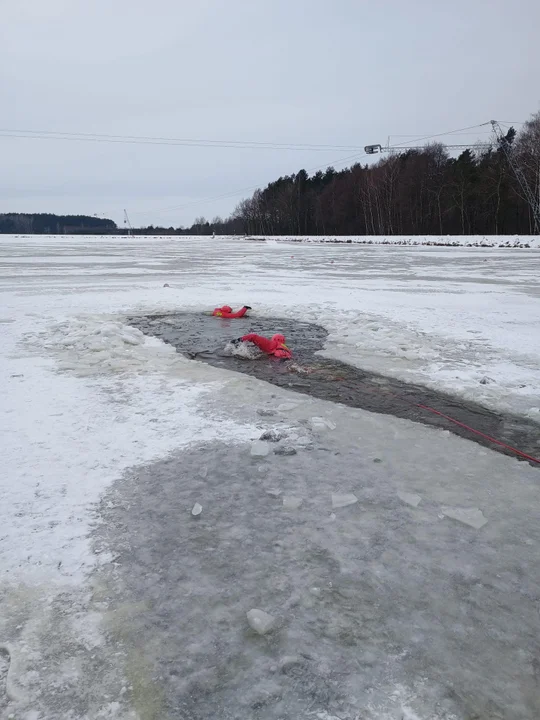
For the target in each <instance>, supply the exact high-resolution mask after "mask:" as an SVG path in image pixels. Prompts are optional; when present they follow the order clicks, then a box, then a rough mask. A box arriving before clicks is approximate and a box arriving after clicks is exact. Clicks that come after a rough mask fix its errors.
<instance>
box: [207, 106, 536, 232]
mask: <svg viewBox="0 0 540 720" xmlns="http://www.w3.org/2000/svg"><path fill="white" fill-rule="evenodd" d="M508 154H511V160H512V162H513V163H514V164H515V165H516V166H517V167H518V168H519V169H520V170H521V172H522V173H523V175H524V176H525V177H526V179H527V182H528V183H529V186H530V188H531V190H532V192H533V193H534V194H535V197H536V198H540V113H537V114H536V115H535V116H533V117H532V119H531V120H530V121H529V122H527V123H526V124H525V125H524V126H523V129H522V130H521V131H520V132H519V133H518V134H516V131H515V130H514V128H510V130H508V132H507V133H506V136H505V137H504V138H501V139H499V140H498V141H495V142H494V143H493V145H492V146H491V147H490V148H488V149H487V150H486V149H482V150H478V151H475V150H465V151H464V152H462V153H461V155H460V156H459V157H458V158H452V157H450V156H449V153H448V150H447V149H446V148H445V146H444V145H442V144H433V145H428V146H426V147H425V149H422V150H409V151H407V152H403V153H400V154H395V155H390V156H388V157H383V158H382V159H381V160H380V161H379V162H378V163H376V164H375V165H371V166H367V165H360V164H357V165H353V166H352V167H350V168H347V169H345V170H342V171H340V172H337V171H336V170H334V168H332V167H330V168H328V169H327V170H326V172H321V171H320V172H317V173H315V174H314V175H312V176H309V175H308V173H307V172H306V171H305V170H300V171H299V172H298V173H296V174H293V175H289V176H285V177H281V178H279V179H278V180H276V181H275V182H272V183H270V184H269V185H267V187H266V188H264V190H257V191H256V192H255V193H254V195H253V196H252V197H251V198H249V199H247V200H243V201H242V202H241V203H240V204H239V205H238V207H237V208H236V210H235V212H234V213H233V216H232V217H231V218H230V220H229V221H228V222H226V223H225V228H223V227H221V228H220V232H227V228H228V229H229V231H232V232H244V233H247V234H250V235H417V234H418V235H469V234H474V235H476V234H478V235H499V234H504V235H513V234H531V233H534V232H535V224H534V217H533V213H532V211H531V207H530V204H529V203H528V202H527V199H526V194H525V193H524V191H523V189H522V187H521V185H520V183H519V182H518V180H517V177H516V174H515V172H514V170H513V168H512V166H511V163H510V161H509V157H508ZM213 229H214V228H213V226H212V224H209V225H208V229H207V232H212V230H213ZM536 231H537V232H540V228H537V229H536Z"/></svg>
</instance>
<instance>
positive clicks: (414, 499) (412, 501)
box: [397, 492, 422, 507]
mask: <svg viewBox="0 0 540 720" xmlns="http://www.w3.org/2000/svg"><path fill="white" fill-rule="evenodd" d="M397 496H398V498H399V499H400V500H402V501H403V502H404V503H406V504H407V505H411V507H418V506H419V505H420V502H421V501H422V498H421V497H420V495H415V493H408V492H398V494H397Z"/></svg>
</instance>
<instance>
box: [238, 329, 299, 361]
mask: <svg viewBox="0 0 540 720" xmlns="http://www.w3.org/2000/svg"><path fill="white" fill-rule="evenodd" d="M240 340H242V342H244V341H246V342H252V343H253V344H254V345H256V346H257V347H258V348H259V350H262V351H263V352H265V353H268V355H273V356H274V357H277V358H284V359H287V360H288V359H289V358H290V357H292V352H291V351H290V350H289V348H288V347H287V346H286V345H285V338H284V337H283V335H273V336H272V338H271V339H270V340H269V339H268V338H265V337H263V336H262V335H256V334H255V333H249V335H244V337H242V338H240Z"/></svg>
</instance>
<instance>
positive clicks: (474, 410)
mask: <svg viewBox="0 0 540 720" xmlns="http://www.w3.org/2000/svg"><path fill="white" fill-rule="evenodd" d="M128 322H129V323H130V324H131V325H132V326H134V327H136V328H138V329H139V330H141V331H142V332H144V333H145V334H146V335H150V336H154V337H157V338H160V339H161V340H163V341H164V342H166V343H169V344H171V345H173V346H174V347H175V348H176V350H177V351H178V352H180V353H183V354H186V355H187V356H188V357H191V358H194V359H197V360H200V361H202V362H206V363H209V364H210V365H214V366H217V367H222V368H226V369H229V370H234V371H236V372H242V373H247V374H248V375H253V376H255V377H257V378H259V379H261V380H266V381H267V382H270V383H273V384H274V385H278V386H280V387H283V388H286V389H288V390H293V391H295V392H299V393H303V394H306V395H311V396H313V397H315V398H320V399H322V400H330V401H332V402H337V403H342V404H344V405H348V406H350V407H357V408H362V409H363V410H369V411H371V412H376V413H384V414H387V415H394V416H395V417H399V418H405V419H407V420H412V421H414V422H419V423H423V424H424V425H430V426H434V427H438V428H442V429H445V430H448V431H450V432H452V433H455V434H456V435H460V436H461V437H464V438H467V439H469V440H473V441H474V442H477V443H480V444H481V445H485V446H486V447H489V448H491V449H493V450H497V451H498V452H502V453H506V454H509V455H512V456H513V457H518V456H516V455H515V454H514V453H512V452H510V451H507V450H506V449H505V448H504V447H502V446H501V445H497V444H496V443H493V442H491V441H490V440H488V439H487V438H484V437H482V436H481V435H477V434H476V433H473V432H471V431H470V430H469V429H467V428H465V427H462V426H460V425H456V424H455V423H453V422H451V421H449V420H447V419H446V418H444V417H442V416H441V415H438V414H436V413H434V412H432V411H431V410H426V409H424V408H422V407H420V406H425V407H428V408H433V409H435V410H437V411H438V412H439V413H442V414H443V415H447V416H449V417H451V418H454V419H455V420H457V421H459V422H460V423H463V425H467V426H468V427H470V428H474V429H475V430H477V431H480V432H481V433H484V435H488V436H490V437H492V438H495V439H497V440H499V441H501V442H503V443H505V444H506V445H510V446H511V447H514V448H517V449H519V450H521V451H522V452H524V453H526V454H528V455H531V456H533V457H539V456H540V432H539V431H540V428H539V426H538V425H537V424H536V423H534V422H533V421H532V420H528V419H527V418H524V417H518V416H512V415H504V414H501V413H496V412H494V411H491V410H488V409H486V408H484V407H482V406H480V405H476V404H474V403H470V402H467V401H465V400H462V399H460V398H455V397H452V396H450V395H446V394H443V393H438V392H436V391H435V390H430V389H428V388H425V387H421V386H419V385H412V384H409V383H404V382H401V381H399V380H396V379H394V378H390V377H383V376H380V375H377V374H375V373H371V372H367V371H365V370H361V369H359V368H355V367H352V366H350V365H347V364H346V363H343V362H339V361H336V360H327V359H325V358H322V357H320V356H319V355H317V354H316V353H317V351H318V350H321V349H322V348H323V346H324V342H325V340H326V337H327V332H326V331H325V329H324V328H323V327H321V326H319V325H314V324H310V323H305V322H299V321H295V320H291V319H283V318H276V319H272V318H251V317H248V318H242V319H239V320H238V319H237V320H221V319H217V318H214V317H211V316H208V315H202V314H193V313H178V314H174V315H152V316H143V317H131V318H129V319H128ZM248 332H256V333H259V334H261V335H267V336H271V335H273V334H274V333H276V332H281V333H283V334H284V335H285V337H286V338H287V343H288V345H289V346H290V347H291V348H292V349H293V351H294V359H293V360H291V361H278V360H276V359H275V358H268V357H266V356H261V355H260V354H259V353H258V351H256V350H255V352H254V348H252V346H245V347H244V348H242V349H241V350H240V352H235V354H234V355H232V354H231V352H230V346H229V348H228V347H227V346H228V345H229V342H230V341H231V340H233V339H234V338H237V337H239V336H241V335H244V334H246V333H248Z"/></svg>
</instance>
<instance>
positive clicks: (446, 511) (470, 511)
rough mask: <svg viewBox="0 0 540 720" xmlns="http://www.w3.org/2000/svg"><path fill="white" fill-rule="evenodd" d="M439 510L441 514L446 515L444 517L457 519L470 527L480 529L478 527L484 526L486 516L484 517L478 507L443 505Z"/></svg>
mask: <svg viewBox="0 0 540 720" xmlns="http://www.w3.org/2000/svg"><path fill="white" fill-rule="evenodd" d="M441 512H442V514H443V515H446V517H449V518H452V519H453V520H457V521H458V522H460V523H463V524H464V525H470V527H473V528H475V530H480V528H482V527H484V525H485V524H486V523H487V518H485V517H484V514H483V513H482V511H481V510H479V509H478V508H453V507H443V508H441Z"/></svg>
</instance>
